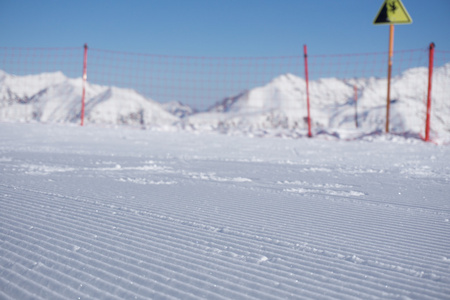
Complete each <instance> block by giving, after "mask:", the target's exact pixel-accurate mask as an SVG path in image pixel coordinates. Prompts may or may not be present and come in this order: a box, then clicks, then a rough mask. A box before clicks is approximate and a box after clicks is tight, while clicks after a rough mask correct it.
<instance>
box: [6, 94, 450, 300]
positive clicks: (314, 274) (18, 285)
mask: <svg viewBox="0 0 450 300" xmlns="http://www.w3.org/2000/svg"><path fill="white" fill-rule="evenodd" d="M111 92H112V93H114V91H111ZM105 99H109V97H106V98H105ZM0 136H1V141H2V142H1V144H0V207H1V209H0V299H155V298H156V299H299V298H300V299H448V298H449V295H450V221H449V220H450V202H449V196H448V195H449V192H450V184H449V183H450V182H449V181H450V163H449V162H450V151H449V148H448V146H437V145H434V144H430V143H423V142H421V141H419V140H417V139H408V138H404V137H401V136H398V135H368V136H366V137H364V138H362V139H360V140H357V141H349V142H344V141H340V140H325V139H321V138H316V139H308V138H300V139H282V138H272V137H268V136H266V137H265V138H250V137H248V136H230V135H223V134H217V133H208V132H198V131H193V132H186V131H178V132H177V131H173V132H170V131H169V132H168V131H152V130H140V129H136V127H134V128H133V127H119V128H115V129H114V128H99V127H96V126H94V125H89V124H88V126H85V127H80V126H75V125H70V124H61V125H58V124H53V125H45V124H39V123H25V124H14V123H5V122H3V123H0Z"/></svg>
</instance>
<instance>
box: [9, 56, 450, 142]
mask: <svg viewBox="0 0 450 300" xmlns="http://www.w3.org/2000/svg"><path fill="white" fill-rule="evenodd" d="M427 76H428V70H427V68H414V69H409V70H407V71H405V72H403V73H402V74H400V75H398V76H396V77H394V78H393V79H392V88H391V99H392V101H391V111H390V115H391V117H390V125H391V126H390V128H391V129H390V130H391V132H394V133H412V134H415V135H418V134H423V132H424V127H425V113H426V104H425V102H426V96H427V94H426V93H427V84H428V80H427ZM386 86H387V82H386V79H385V78H354V79H349V80H341V79H336V78H323V79H319V80H314V81H310V85H309V88H310V103H311V119H312V125H313V130H314V131H315V132H320V131H322V132H324V131H325V132H328V133H330V132H337V131H340V132H342V131H345V130H353V129H355V127H356V125H355V110H356V109H357V117H358V125H359V127H358V129H359V130H358V131H359V132H362V133H370V132H382V131H384V127H385V120H386ZM355 87H356V88H357V93H358V100H357V103H356V104H357V107H356V108H355V100H354V94H355V92H354V88H355ZM81 93H82V80H81V78H78V79H70V78H67V77H65V76H64V75H63V74H62V73H60V72H56V73H43V74H39V75H29V76H13V75H9V74H7V73H5V72H3V71H0V121H22V122H28V121H40V122H79V120H80V111H81ZM449 94H450V63H449V64H446V65H444V66H442V67H438V68H435V71H434V75H433V93H432V99H433V102H432V113H431V120H432V123H431V127H432V134H434V136H440V137H441V138H445V139H448V140H450V117H449V116H450V101H448V95H449ZM306 105H307V104H306V84H305V81H304V79H303V78H300V77H297V76H295V75H292V74H284V75H281V76H278V77H276V78H274V79H273V80H272V81H271V82H269V83H267V84H266V85H264V86H260V87H256V88H253V89H251V90H248V91H246V92H243V93H241V94H238V95H235V96H231V97H228V98H225V99H224V100H223V101H221V102H219V103H217V104H216V105H214V106H212V107H211V108H210V109H208V110H207V111H206V112H200V113H199V112H196V111H195V110H194V109H192V108H191V107H189V106H187V105H184V104H182V103H179V102H171V103H165V104H160V103H157V102H155V101H153V100H151V99H148V98H145V97H144V96H142V95H140V94H138V93H137V92H136V91H134V90H131V89H123V88H117V87H107V86H100V85H95V84H89V83H87V85H86V107H85V120H86V122H88V123H94V124H129V125H140V126H152V127H153V126H159V127H165V126H171V125H178V127H179V128H185V129H191V130H192V129H193V130H213V131H221V132H232V131H236V132H252V133H258V134H266V133H270V132H277V131H283V134H288V135H296V134H298V133H299V132H304V131H305V130H306V128H307V113H306V112H307V108H306Z"/></svg>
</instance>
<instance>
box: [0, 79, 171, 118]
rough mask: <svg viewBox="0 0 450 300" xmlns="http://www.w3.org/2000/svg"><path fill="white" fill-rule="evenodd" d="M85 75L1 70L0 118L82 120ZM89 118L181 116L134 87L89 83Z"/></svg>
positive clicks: (86, 113)
mask: <svg viewBox="0 0 450 300" xmlns="http://www.w3.org/2000/svg"><path fill="white" fill-rule="evenodd" d="M81 94H82V80H81V78H77V79H71V78H67V77H65V76H64V75H63V74H62V73H60V72H56V73H43V74H39V75H30V76H13V75H9V74H7V73H5V72H3V71H1V73H0V120H3V121H21V122H29V121H40V122H57V123H63V122H79V120H80V114H81ZM85 120H86V122H89V123H101V124H128V125H142V126H167V125H172V124H173V123H175V122H176V121H177V120H178V118H177V117H175V116H173V115H172V114H170V113H168V112H167V111H166V110H164V108H163V107H162V106H161V104H159V103H157V102H155V101H153V100H151V99H147V98H145V97H143V96H142V95H140V94H138V93H137V92H136V91H134V90H131V89H121V88H117V87H106V86H100V85H95V84H89V83H87V84H86V106H85Z"/></svg>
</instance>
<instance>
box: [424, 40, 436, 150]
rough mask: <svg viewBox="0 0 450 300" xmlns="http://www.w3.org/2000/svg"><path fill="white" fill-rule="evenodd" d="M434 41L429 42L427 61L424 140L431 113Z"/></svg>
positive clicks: (427, 134)
mask: <svg viewBox="0 0 450 300" xmlns="http://www.w3.org/2000/svg"><path fill="white" fill-rule="evenodd" d="M434 47H435V45H434V43H431V44H430V53H429V61H428V96H427V120H426V122H425V141H426V142H428V141H429V140H430V113H431V84H432V79H433V62H434Z"/></svg>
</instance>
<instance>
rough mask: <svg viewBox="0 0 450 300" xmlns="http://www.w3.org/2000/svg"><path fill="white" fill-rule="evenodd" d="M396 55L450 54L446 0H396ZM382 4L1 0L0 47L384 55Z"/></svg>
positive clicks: (345, 0)
mask: <svg viewBox="0 0 450 300" xmlns="http://www.w3.org/2000/svg"><path fill="white" fill-rule="evenodd" d="M402 2H403V4H404V6H405V7H406V9H407V10H408V12H409V14H410V15H411V17H412V18H413V24H411V25H397V26H395V50H404V49H418V48H425V47H427V46H428V45H429V43H430V42H435V43H436V49H438V50H439V49H440V50H450V0H403V1H402ZM382 3H383V0H339V1H338V0H276V1H275V0H271V1H265V0H159V1H156V0H129V1H113V0H109V1H106V0H104V1H100V0H89V1H86V0H76V1H69V0H68V1H63V0H39V1H36V0H31V1H30V0H0V46H3V47H71V46H82V45H83V44H84V43H88V45H89V46H90V47H93V48H98V49H108V50H117V51H130V52H139V53H152V54H167V55H190V56H221V57H222V56H226V57H229V56H232V57H233V56H280V55H298V54H302V46H303V44H307V45H308V50H309V53H314V54H340V53H362V52H377V51H386V50H387V48H388V37H389V26H386V25H378V26H375V25H373V24H372V22H373V20H374V18H375V16H376V14H377V12H378V10H379V8H380V7H381V5H382Z"/></svg>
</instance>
